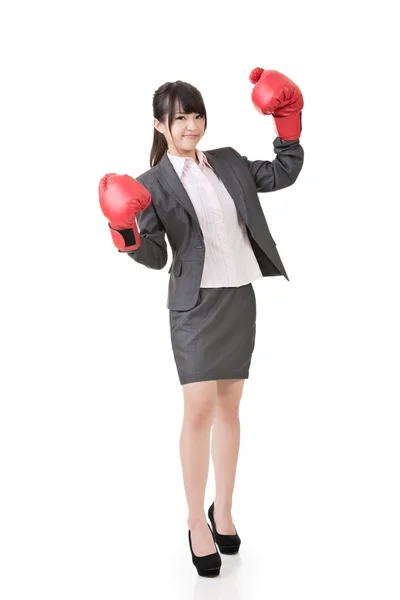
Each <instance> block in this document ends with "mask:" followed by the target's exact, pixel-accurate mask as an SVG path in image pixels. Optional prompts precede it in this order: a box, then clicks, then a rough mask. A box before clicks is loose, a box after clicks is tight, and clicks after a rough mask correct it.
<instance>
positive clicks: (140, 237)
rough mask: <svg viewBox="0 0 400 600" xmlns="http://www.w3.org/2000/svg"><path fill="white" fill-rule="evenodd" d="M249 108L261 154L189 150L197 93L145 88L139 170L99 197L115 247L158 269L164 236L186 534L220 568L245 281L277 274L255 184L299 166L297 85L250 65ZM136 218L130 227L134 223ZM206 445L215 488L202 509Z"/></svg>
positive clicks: (226, 548) (291, 175)
mask: <svg viewBox="0 0 400 600" xmlns="http://www.w3.org/2000/svg"><path fill="white" fill-rule="evenodd" d="M250 80H251V81H252V83H255V86H254V88H253V92H252V102H253V105H254V107H255V108H256V109H257V110H259V111H260V112H261V113H262V114H272V115H273V118H274V122H275V128H276V131H277V134H278V137H277V138H276V139H275V140H274V142H273V146H274V152H275V154H276V155H277V156H276V158H275V159H274V160H272V161H268V160H256V161H250V160H248V159H247V157H246V156H241V155H240V154H239V153H238V152H237V151H236V150H235V149H233V148H231V147H225V148H218V149H214V150H208V151H201V150H199V149H198V148H197V146H198V144H199V142H200V140H201V139H202V137H203V136H204V134H205V131H206V127H207V114H206V108H205V105H204V101H203V98H202V96H201V94H200V92H199V91H198V90H197V89H196V88H195V87H194V86H192V85H190V84H189V83H185V82H183V81H175V82H173V83H172V82H167V83H165V84H164V85H162V86H161V87H160V88H159V89H158V90H157V91H156V92H155V94H154V96H153V116H154V138H153V146H152V149H151V153H150V167H151V168H150V169H149V170H148V171H146V172H145V173H143V174H141V175H140V176H139V177H137V178H136V180H135V179H133V178H131V177H129V176H128V175H116V174H108V175H105V176H104V177H103V178H102V180H101V182H100V186H99V194H100V204H101V208H102V210H103V213H104V215H105V216H106V217H107V218H108V220H109V227H110V232H111V235H112V238H113V241H114V244H115V246H116V247H117V248H118V250H119V251H120V252H127V253H128V256H130V257H131V258H132V259H133V260H135V261H136V262H138V263H140V264H142V265H145V266H146V267H149V268H151V269H162V268H163V267H164V266H165V265H166V262H167V245H166V241H165V236H167V237H168V241H169V243H170V246H171V249H172V253H173V260H172V264H171V267H170V270H169V273H170V279H169V286H168V300H167V308H168V309H169V317H170V333H171V343H172V349H173V354H174V359H175V363H176V367H177V372H178V376H179V380H180V383H181V385H182V390H183V398H184V417H183V423H182V431H181V437H180V457H181V463H182V472H183V481H184V488H185V494H186V499H187V503H188V509H189V511H188V512H189V514H188V519H187V524H188V527H189V532H188V535H189V545H190V550H191V554H192V561H193V564H194V565H195V566H196V568H197V571H198V573H199V575H203V576H215V575H218V574H219V572H220V567H221V557H220V554H219V552H218V550H217V548H216V546H215V543H214V542H216V544H217V545H218V547H219V550H220V552H221V553H227V554H234V553H236V552H238V550H239V546H240V543H241V540H240V538H239V535H238V533H237V531H236V528H235V526H234V524H233V520H232V514H231V509H232V495H233V489H234V482H235V474H236V466H237V460H238V453H239V440H240V422H239V403H240V399H241V396H242V392H243V385H244V382H245V380H246V379H247V378H248V377H249V369H250V364H251V358H252V353H253V350H254V345H255V335H256V298H255V294H254V290H253V286H252V281H254V280H256V279H259V278H261V277H266V276H275V275H283V276H284V277H286V278H287V279H289V278H288V276H287V274H286V271H285V268H284V266H283V264H282V261H281V259H280V256H279V254H278V251H277V248H276V244H275V241H274V240H273V238H272V236H271V234H270V231H269V228H268V225H267V222H266V219H265V216H264V213H263V211H262V208H261V204H260V201H259V198H258V193H260V192H272V191H275V190H279V189H282V188H285V187H287V186H290V185H292V184H293V183H294V182H295V181H296V179H297V177H298V175H299V173H300V171H301V168H302V165H303V157H304V153H303V149H302V147H301V145H300V142H299V138H300V133H301V109H302V108H303V98H302V94H301V92H300V90H299V88H298V87H297V86H296V84H294V83H293V82H292V81H291V80H290V79H288V78H287V77H285V76H284V75H282V74H281V73H279V72H277V71H264V70H263V69H254V70H253V71H252V73H251V75H250ZM136 221H137V224H138V225H139V229H140V233H139V231H138V228H137V224H136ZM211 428H212V431H213V434H212V443H211V453H212V459H213V465H214V472H215V484H216V494H215V499H214V502H213V503H212V504H211V506H210V507H209V509H208V517H209V519H210V522H211V525H212V529H211V528H210V526H209V525H208V523H207V519H206V515H205V512H204V497H205V488H206V483H207V478H208V470H209V454H210V452H209V450H210V434H211Z"/></svg>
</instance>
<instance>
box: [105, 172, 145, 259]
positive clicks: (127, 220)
mask: <svg viewBox="0 0 400 600" xmlns="http://www.w3.org/2000/svg"><path fill="white" fill-rule="evenodd" d="M99 200H100V208H101V210H102V212H103V215H104V216H105V217H106V219H108V221H109V222H108V225H109V227H110V231H111V237H112V239H113V242H114V245H115V246H116V247H117V248H118V250H123V251H124V252H131V251H132V250H136V249H137V248H139V246H140V234H139V231H138V228H137V224H136V215H137V214H138V213H139V212H142V211H143V210H144V209H145V208H147V207H148V206H149V204H150V202H151V194H150V192H149V191H148V190H147V189H146V188H145V187H144V186H143V185H142V184H141V183H139V182H138V181H136V179H133V177H130V176H129V175H117V174H116V173H107V175H104V177H102V179H101V180H100V183H99Z"/></svg>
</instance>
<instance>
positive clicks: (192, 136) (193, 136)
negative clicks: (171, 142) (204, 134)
mask: <svg viewBox="0 0 400 600" xmlns="http://www.w3.org/2000/svg"><path fill="white" fill-rule="evenodd" d="M183 137H188V138H195V137H198V136H197V135H184V136H183Z"/></svg>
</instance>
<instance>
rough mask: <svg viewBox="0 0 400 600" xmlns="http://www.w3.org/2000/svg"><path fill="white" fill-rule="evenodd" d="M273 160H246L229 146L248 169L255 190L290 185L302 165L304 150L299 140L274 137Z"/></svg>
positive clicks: (263, 190)
mask: <svg viewBox="0 0 400 600" xmlns="http://www.w3.org/2000/svg"><path fill="white" fill-rule="evenodd" d="M273 145H274V152H275V154H276V155H277V156H276V158H274V160H273V161H269V160H248V159H247V157H246V156H241V155H240V154H239V152H237V151H236V150H234V148H230V149H231V150H232V152H234V154H235V155H236V156H237V157H238V158H240V160H241V161H242V162H243V164H244V165H245V166H246V167H247V168H248V170H249V171H250V173H251V175H252V177H253V179H254V183H255V185H256V188H257V192H275V191H276V190H281V189H283V188H285V187H288V186H289V185H292V184H293V183H294V182H295V181H296V179H297V177H298V176H299V173H300V171H301V169H302V167H303V161H304V150H303V148H302V146H301V145H300V141H299V140H292V141H285V140H282V139H281V138H280V137H277V138H275V140H274V142H273Z"/></svg>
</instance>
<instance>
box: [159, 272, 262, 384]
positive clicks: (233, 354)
mask: <svg viewBox="0 0 400 600" xmlns="http://www.w3.org/2000/svg"><path fill="white" fill-rule="evenodd" d="M169 320H170V333H171V343H172V350H173V353H174V358H175V364H176V368H177V371H178V376H179V381H180V383H181V385H184V384H186V383H193V382H194V381H208V380H214V379H248V377H249V370H250V363H251V357H252V354H253V350H254V345H255V338H256V296H255V293H254V289H253V286H252V284H251V283H248V284H246V285H242V286H240V287H222V288H200V290H199V297H198V300H197V303H196V305H195V306H194V307H193V308H192V309H191V310H187V311H180V310H170V311H169Z"/></svg>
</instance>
